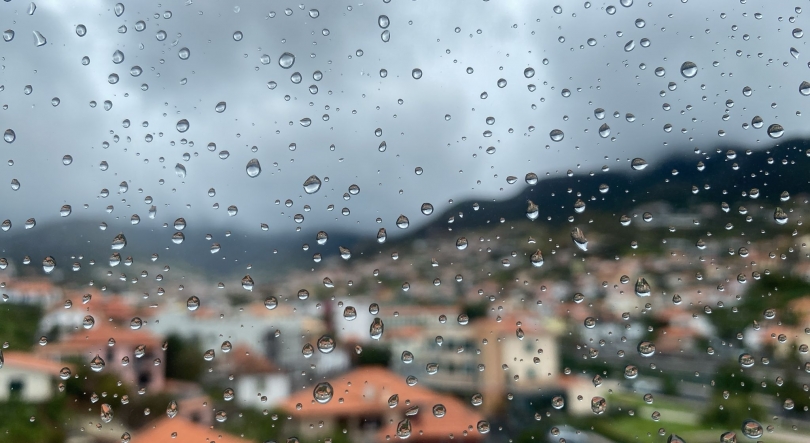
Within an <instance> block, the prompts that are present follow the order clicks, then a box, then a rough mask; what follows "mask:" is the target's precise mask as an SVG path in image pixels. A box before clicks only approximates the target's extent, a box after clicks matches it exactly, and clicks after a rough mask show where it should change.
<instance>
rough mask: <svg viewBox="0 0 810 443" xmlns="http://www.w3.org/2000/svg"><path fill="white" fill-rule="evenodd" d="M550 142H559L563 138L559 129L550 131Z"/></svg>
mask: <svg viewBox="0 0 810 443" xmlns="http://www.w3.org/2000/svg"><path fill="white" fill-rule="evenodd" d="M548 135H549V137H551V140H552V141H555V142H559V141H562V139H563V138H564V137H565V134H564V133H563V132H562V130H560V129H552V130H551V132H550V133H549V134H548Z"/></svg>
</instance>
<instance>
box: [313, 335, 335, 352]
mask: <svg viewBox="0 0 810 443" xmlns="http://www.w3.org/2000/svg"><path fill="white" fill-rule="evenodd" d="M317 345H318V350H319V351H321V352H322V353H324V354H328V353H330V352H332V351H334V350H335V339H333V338H332V337H329V336H328V335H324V336H322V337H321V338H319V339H318V343H317Z"/></svg>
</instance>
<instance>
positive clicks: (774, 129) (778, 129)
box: [768, 123, 785, 138]
mask: <svg viewBox="0 0 810 443" xmlns="http://www.w3.org/2000/svg"><path fill="white" fill-rule="evenodd" d="M784 134H785V128H783V127H782V125H780V124H777V123H774V124H772V125H770V126H768V136H769V137H770V138H779V137H781V136H782V135H784Z"/></svg>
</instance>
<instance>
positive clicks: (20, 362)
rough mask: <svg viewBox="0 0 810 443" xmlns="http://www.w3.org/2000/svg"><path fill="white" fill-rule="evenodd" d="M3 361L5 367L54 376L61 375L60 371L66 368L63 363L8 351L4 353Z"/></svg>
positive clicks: (25, 353) (26, 353)
mask: <svg viewBox="0 0 810 443" xmlns="http://www.w3.org/2000/svg"><path fill="white" fill-rule="evenodd" d="M3 360H4V363H3V367H11V368H19V369H24V370H26V371H34V372H46V373H49V374H51V375H53V376H57V375H59V371H60V370H61V369H62V368H63V367H65V365H64V364H62V363H59V362H55V361H52V360H47V359H44V358H41V357H38V356H36V355H34V354H31V353H29V352H18V351H6V352H3Z"/></svg>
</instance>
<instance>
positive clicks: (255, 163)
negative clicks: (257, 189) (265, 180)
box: [245, 158, 262, 178]
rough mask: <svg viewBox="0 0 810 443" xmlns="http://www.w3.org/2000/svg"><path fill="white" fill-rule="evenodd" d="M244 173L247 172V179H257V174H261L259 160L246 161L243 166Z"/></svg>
mask: <svg viewBox="0 0 810 443" xmlns="http://www.w3.org/2000/svg"><path fill="white" fill-rule="evenodd" d="M245 172H247V175H248V177H251V178H255V177H258V176H259V174H261V173H262V166H261V165H260V164H259V159H257V158H254V159H251V160H250V161H248V163H247V166H245Z"/></svg>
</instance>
